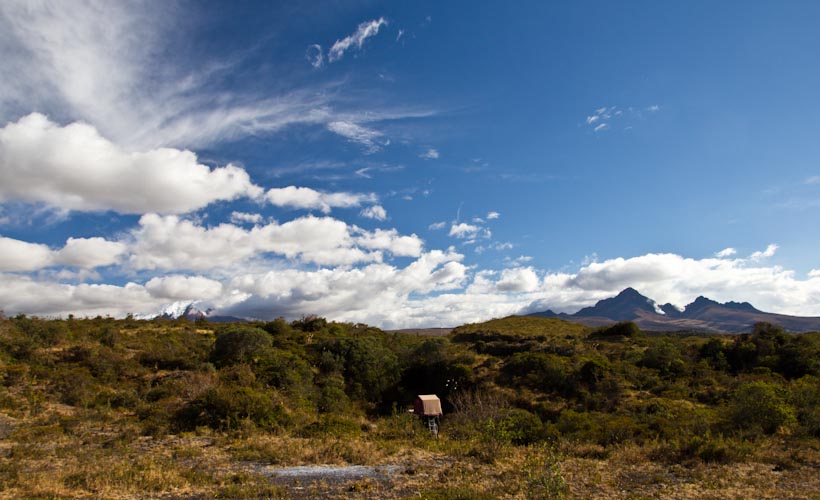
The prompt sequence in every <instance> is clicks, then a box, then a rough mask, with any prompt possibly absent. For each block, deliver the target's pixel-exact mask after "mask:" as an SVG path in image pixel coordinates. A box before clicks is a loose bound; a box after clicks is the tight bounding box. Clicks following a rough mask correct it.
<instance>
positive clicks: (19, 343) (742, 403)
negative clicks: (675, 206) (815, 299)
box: [0, 316, 820, 499]
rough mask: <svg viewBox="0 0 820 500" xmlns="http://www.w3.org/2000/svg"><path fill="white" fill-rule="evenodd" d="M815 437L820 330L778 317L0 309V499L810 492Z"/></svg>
mask: <svg viewBox="0 0 820 500" xmlns="http://www.w3.org/2000/svg"><path fill="white" fill-rule="evenodd" d="M426 393H435V394H438V395H439V396H440V397H441V398H442V401H443V403H444V407H445V413H446V414H445V417H444V419H443V420H442V422H441V433H440V436H439V439H434V438H433V437H432V436H431V435H430V434H429V433H428V432H427V430H426V429H425V428H424V427H423V426H422V425H421V424H420V423H419V422H418V420H417V419H416V418H415V417H413V416H412V415H410V414H408V413H407V411H406V410H407V408H408V407H409V406H410V405H411V404H412V401H413V398H414V396H415V395H417V394H426ZM818 438H820V334H816V333H813V334H804V335H789V334H785V333H783V332H782V331H780V330H779V329H777V328H775V327H771V326H770V325H758V326H757V327H756V328H755V329H754V331H752V332H750V333H749V334H746V335H738V336H720V337H717V336H715V337H710V336H708V335H698V336H694V335H692V336H689V335H686V334H676V335H661V334H653V335H646V334H644V333H643V332H641V331H640V330H638V329H637V328H636V327H635V325H633V324H630V323H624V324H618V325H614V326H611V327H607V328H599V329H592V328H588V327H583V326H580V325H575V324H572V323H568V322H566V321H562V320H557V319H545V318H533V317H509V318H503V319H497V320H492V321H488V322H485V323H480V324H469V325H464V326H461V327H458V328H456V329H454V330H453V332H452V333H451V334H450V335H449V336H447V337H441V336H437V337H429V336H423V335H407V334H401V333H386V332H383V331H381V330H379V329H376V328H372V327H368V326H367V325H360V324H358V325H353V324H343V323H333V322H328V321H326V320H324V319H323V318H315V317H307V318H303V319H301V320H298V321H294V322H291V323H288V322H285V321H283V320H276V321H271V322H258V323H251V324H220V325H217V324H209V323H207V322H197V323H195V324H194V323H189V322H188V321H185V320H179V321H168V320H155V321H136V320H133V319H126V320H113V319H109V318H96V319H83V320H79V319H68V320H41V319H37V318H28V317H24V316H20V317H16V318H4V319H0V498H78V497H81V498H82V497H84V498H157V497H161V498H179V499H183V498H185V499H194V498H312V497H317V496H321V497H326V498H334V497H336V498H419V497H421V498H439V499H446V498H466V499H470V498H473V499H476V498H563V497H567V498H654V497H659V496H660V497H668V496H670V495H673V494H675V495H677V494H678V493H679V490H678V488H679V485H681V484H686V485H687V492H688V493H687V495H688V496H686V498H725V495H727V494H730V496H732V497H735V498H785V497H789V498H814V497H812V495H816V492H817V491H820V473H819V472H820V470H818V469H819V468H820V440H819V439H818ZM309 464H335V465H369V466H379V467H382V469H378V470H382V471H388V472H383V473H381V472H380V473H379V474H375V473H374V474H372V475H365V476H356V477H347V476H342V477H341V479H339V478H336V479H334V478H331V477H321V478H318V479H316V478H314V479H315V480H314V479H310V480H307V479H302V480H298V481H296V482H294V480H293V479H292V478H290V479H288V478H280V477H277V476H275V475H274V472H275V470H277V469H278V468H281V467H285V466H292V465H309ZM374 470H375V469H374ZM727 492H728V493H727Z"/></svg>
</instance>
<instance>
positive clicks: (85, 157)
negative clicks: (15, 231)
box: [0, 113, 262, 213]
mask: <svg viewBox="0 0 820 500" xmlns="http://www.w3.org/2000/svg"><path fill="white" fill-rule="evenodd" d="M0 177H2V178H3V183H2V184H0V202H5V201H10V200H16V201H22V202H27V203H45V204H47V205H49V206H53V207H57V208H61V209H65V210H78V211H106V210H113V211H116V212H120V213H145V212H149V211H157V212H163V213H184V212H190V211H192V210H196V209H199V208H202V207H204V206H206V205H208V204H210V203H213V202H215V201H220V200H233V199H236V198H239V197H246V196H250V197H254V196H258V195H260V194H261V192H262V190H261V188H259V187H258V186H256V185H254V184H253V183H252V182H251V180H250V177H249V176H248V173H247V172H245V170H243V169H241V168H239V167H236V166H233V165H227V166H225V167H220V168H214V169H211V168H209V167H207V166H205V165H202V164H200V163H198V162H197V157H196V155H195V154H194V153H192V152H190V151H181V150H177V149H170V148H160V149H155V150H151V151H146V152H139V153H137V152H127V151H125V150H123V149H121V148H120V147H118V146H117V145H116V144H114V143H112V142H110V141H108V140H107V139H105V138H104V137H102V136H101V135H100V134H99V133H98V132H97V130H96V129H95V128H94V127H92V126H90V125H87V124H84V123H73V124H70V125H66V126H60V125H58V124H56V123H54V122H52V121H50V120H49V119H48V118H47V117H45V116H43V115H41V114H39V113H32V114H30V115H28V116H25V117H23V118H21V119H20V120H19V121H17V122H15V123H9V124H7V125H6V126H5V127H3V128H2V129H0Z"/></svg>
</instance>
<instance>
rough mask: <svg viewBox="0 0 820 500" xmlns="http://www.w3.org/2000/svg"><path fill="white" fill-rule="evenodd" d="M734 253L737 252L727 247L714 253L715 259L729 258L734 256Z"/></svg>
mask: <svg viewBox="0 0 820 500" xmlns="http://www.w3.org/2000/svg"><path fill="white" fill-rule="evenodd" d="M736 253H737V250H735V249H734V248H732V247H729V248H724V249H723V250H721V251H720V252H717V253H715V257H719V258H724V257H731V256H732V255H735V254H736Z"/></svg>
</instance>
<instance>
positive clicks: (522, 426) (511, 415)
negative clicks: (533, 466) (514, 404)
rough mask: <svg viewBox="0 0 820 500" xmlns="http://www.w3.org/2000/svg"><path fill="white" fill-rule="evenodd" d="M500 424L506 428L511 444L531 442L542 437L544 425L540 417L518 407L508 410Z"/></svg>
mask: <svg viewBox="0 0 820 500" xmlns="http://www.w3.org/2000/svg"><path fill="white" fill-rule="evenodd" d="M500 425H501V426H503V427H504V428H505V429H506V432H507V433H508V434H509V440H510V442H512V443H513V444H517V445H526V444H532V443H535V442H537V441H540V440H542V439H543V437H544V433H543V431H544V425H543V424H542V423H541V419H539V418H538V417H537V416H535V415H533V414H532V413H530V412H528V411H526V410H522V409H519V408H513V409H512V410H509V411H508V412H507V414H506V415H505V416H504V418H503V419H502V420H501V422H500Z"/></svg>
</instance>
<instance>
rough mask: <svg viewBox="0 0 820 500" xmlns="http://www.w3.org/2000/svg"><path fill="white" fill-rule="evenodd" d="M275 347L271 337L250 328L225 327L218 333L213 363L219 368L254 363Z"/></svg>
mask: <svg viewBox="0 0 820 500" xmlns="http://www.w3.org/2000/svg"><path fill="white" fill-rule="evenodd" d="M272 345H273V342H272V340H271V337H270V335H269V334H268V333H267V332H266V331H264V330H260V329H259V328H253V327H248V326H233V325H232V326H230V327H225V329H223V330H222V331H220V332H219V333H217V336H216V341H215V342H214V347H213V351H211V361H212V362H213V363H214V365H216V366H217V367H221V366H226V365H231V364H235V363H253V362H256V361H258V359H259V358H260V357H262V356H264V355H265V351H266V350H267V349H269V348H270V347H271V346H272Z"/></svg>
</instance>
